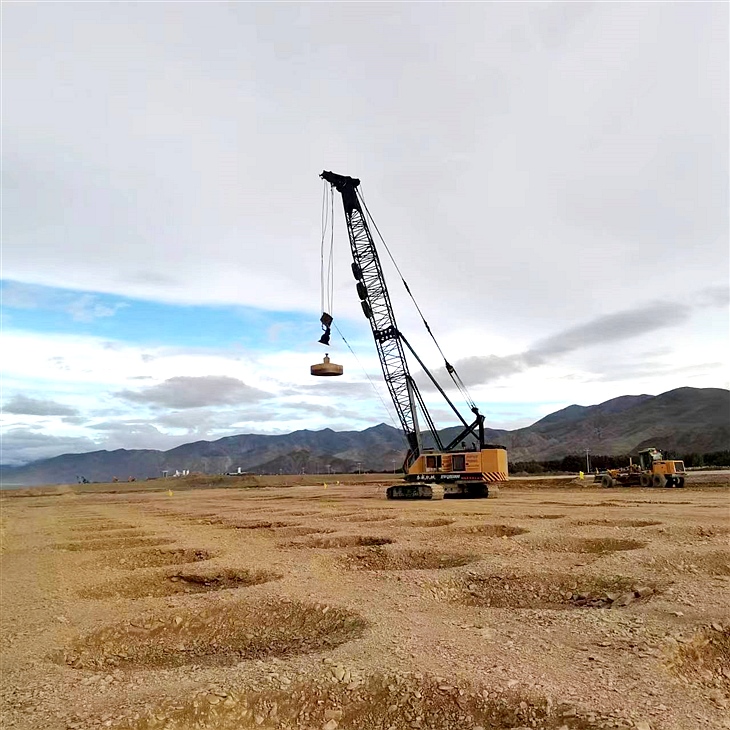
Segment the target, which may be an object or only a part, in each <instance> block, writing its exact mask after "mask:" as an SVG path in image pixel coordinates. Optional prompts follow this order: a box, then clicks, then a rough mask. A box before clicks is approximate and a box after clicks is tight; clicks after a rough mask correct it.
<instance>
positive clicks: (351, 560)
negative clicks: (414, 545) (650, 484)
mask: <svg viewBox="0 0 730 730" xmlns="http://www.w3.org/2000/svg"><path fill="white" fill-rule="evenodd" d="M479 559H480V556H479V555H472V554H453V553H440V552H436V551H435V550H404V549H396V550H391V549H388V548H383V547H370V548H365V549H362V550H357V551H354V552H350V553H347V554H345V555H343V556H342V559H341V562H342V564H343V565H344V566H345V567H346V568H348V569H350V570H441V569H443V568H456V567H459V566H461V565H467V564H468V563H473V562H475V561H477V560H479Z"/></svg>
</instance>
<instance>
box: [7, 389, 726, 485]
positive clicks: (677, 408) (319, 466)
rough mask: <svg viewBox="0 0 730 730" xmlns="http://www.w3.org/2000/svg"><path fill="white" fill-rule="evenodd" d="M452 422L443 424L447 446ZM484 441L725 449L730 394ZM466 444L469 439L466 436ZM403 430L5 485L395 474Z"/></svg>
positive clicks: (614, 408) (253, 443) (247, 439)
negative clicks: (180, 474) (165, 474)
mask: <svg viewBox="0 0 730 730" xmlns="http://www.w3.org/2000/svg"><path fill="white" fill-rule="evenodd" d="M459 431H460V429H459V428H458V427H452V428H447V429H444V430H443V431H442V432H441V438H442V441H443V443H444V444H447V443H448V442H449V441H451V440H452V439H453V438H456V436H457V435H458V434H459ZM486 439H487V442H489V443H496V444H501V445H503V446H506V447H507V449H508V451H509V458H510V461H525V460H530V459H535V460H544V459H559V458H562V457H563V456H566V455H568V454H579V453H582V452H583V451H585V449H586V448H587V449H590V451H591V453H593V454H625V453H630V452H633V453H635V452H636V451H637V450H638V449H640V448H644V447H646V446H656V447H658V448H660V449H664V450H672V451H676V452H681V453H687V452H693V451H694V452H710V451H720V450H724V449H730V391H727V390H722V389H719V388H678V389H676V390H672V391H669V392H667V393H662V394H661V395H658V396H650V395H632V396H621V397H620V398H613V399H611V400H609V401H606V402H605V403H600V404H597V405H593V406H579V405H572V406H568V407H567V408H563V409H562V410H560V411H556V412H555V413H551V414H550V415H549V416H546V417H545V418H542V419H541V420H539V421H537V422H536V423H534V424H532V425H531V426H529V427H527V428H521V429H518V430H516V431H502V430H495V429H487V430H486ZM467 442H469V439H467ZM405 448H406V444H405V439H404V437H403V434H402V433H401V432H400V431H399V430H398V429H395V428H392V427H391V426H387V425H386V424H380V425H379V426H374V427H372V428H368V429H365V430H364V431H339V432H338V431H333V430H332V429H324V430H322V431H309V430H302V431H295V432H293V433H289V434H283V435H280V436H264V435H257V434H242V435H239V436H227V437H225V438H221V439H218V440H216V441H195V442H193V443H189V444H183V445H182V446H178V447H177V448H174V449H170V450H169V451H164V452H163V451H153V450H136V451H135V450H132V451H128V450H124V449H119V450H117V451H94V452H91V453H86V454H64V455H62V456H57V457H54V458H53V459H44V460H42V461H36V462H33V463H31V464H28V465H26V466H21V467H13V468H8V467H6V468H3V469H2V477H3V483H6V484H23V485H32V484H53V483H55V484H64V483H73V482H75V481H76V480H77V477H79V476H83V477H86V478H87V479H89V480H91V481H110V480H111V479H112V477H115V476H116V477H117V478H119V479H120V480H126V479H127V478H128V477H129V476H133V477H135V478H137V479H144V478H146V477H155V476H160V474H161V473H162V471H163V470H165V469H166V470H169V471H171V472H174V471H175V470H176V469H179V470H182V469H190V470H191V471H201V472H206V473H211V474H214V473H220V472H226V471H235V470H236V469H238V468H239V467H240V468H241V469H242V470H243V471H252V472H268V473H277V472H279V471H281V472H282V473H298V472H300V471H302V470H305V471H307V472H309V473H312V472H319V473H326V472H327V469H328V465H329V468H330V469H331V470H332V471H354V470H356V469H358V468H362V469H363V470H376V471H392V470H393V468H394V467H396V466H399V465H400V463H401V461H402V459H403V456H404V454H405Z"/></svg>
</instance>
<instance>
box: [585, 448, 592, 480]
mask: <svg viewBox="0 0 730 730" xmlns="http://www.w3.org/2000/svg"><path fill="white" fill-rule="evenodd" d="M589 453H590V452H589V450H588V449H586V474H590V472H591V457H590V456H589Z"/></svg>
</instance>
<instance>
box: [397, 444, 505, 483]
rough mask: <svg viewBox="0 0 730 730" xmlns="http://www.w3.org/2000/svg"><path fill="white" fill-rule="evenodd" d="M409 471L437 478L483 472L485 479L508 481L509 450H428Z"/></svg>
mask: <svg viewBox="0 0 730 730" xmlns="http://www.w3.org/2000/svg"><path fill="white" fill-rule="evenodd" d="M408 473H409V474H424V475H433V476H434V477H435V478H436V480H438V479H437V478H438V476H439V475H441V474H475V475H476V474H482V475H484V476H483V479H484V481H488V482H498V481H506V480H507V473H508V468H507V451H506V450H505V449H498V448H497V449H483V450H482V451H464V452H456V453H452V452H449V453H443V452H441V453H439V452H427V453H425V454H421V455H420V456H419V457H418V458H417V459H416V461H414V462H413V464H411V466H410V468H409V469H408Z"/></svg>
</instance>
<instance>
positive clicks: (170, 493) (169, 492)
mask: <svg viewBox="0 0 730 730" xmlns="http://www.w3.org/2000/svg"><path fill="white" fill-rule="evenodd" d="M167 496H168V497H172V489H168V490H167Z"/></svg>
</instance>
